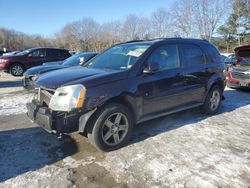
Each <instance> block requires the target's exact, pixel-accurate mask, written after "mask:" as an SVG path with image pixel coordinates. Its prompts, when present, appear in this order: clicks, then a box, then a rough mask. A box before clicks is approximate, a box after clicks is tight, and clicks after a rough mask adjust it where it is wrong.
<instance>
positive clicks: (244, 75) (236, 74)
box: [231, 71, 250, 80]
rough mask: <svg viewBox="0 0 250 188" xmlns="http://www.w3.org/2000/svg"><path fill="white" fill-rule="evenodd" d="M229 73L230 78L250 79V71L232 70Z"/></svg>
mask: <svg viewBox="0 0 250 188" xmlns="http://www.w3.org/2000/svg"><path fill="white" fill-rule="evenodd" d="M231 75H232V78H234V79H238V80H250V73H244V72H237V71H233V72H231Z"/></svg>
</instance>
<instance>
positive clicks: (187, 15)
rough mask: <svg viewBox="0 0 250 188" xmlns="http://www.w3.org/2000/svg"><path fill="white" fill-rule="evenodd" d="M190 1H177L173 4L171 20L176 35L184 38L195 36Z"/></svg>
mask: <svg viewBox="0 0 250 188" xmlns="http://www.w3.org/2000/svg"><path fill="white" fill-rule="evenodd" d="M192 1H193V0H178V1H175V3H174V4H173V7H172V11H171V18H172V22H173V27H174V28H175V33H176V34H177V35H180V36H184V37H193V36H195V30H194V26H195V25H194V22H195V21H194V19H195V18H194V15H193V8H192V6H193V3H192Z"/></svg>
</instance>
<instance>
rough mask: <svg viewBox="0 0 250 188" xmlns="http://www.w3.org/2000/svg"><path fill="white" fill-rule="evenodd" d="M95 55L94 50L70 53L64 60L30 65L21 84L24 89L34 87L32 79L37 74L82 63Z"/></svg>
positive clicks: (33, 79) (36, 76)
mask: <svg viewBox="0 0 250 188" xmlns="http://www.w3.org/2000/svg"><path fill="white" fill-rule="evenodd" d="M96 55H97V53H96V52H84V53H78V54H75V55H72V56H71V57H69V58H67V59H65V60H64V61H59V62H55V63H54V62H52V63H45V64H43V65H40V66H36V67H32V68H30V69H28V70H27V71H26V72H25V73H24V78H23V86H24V87H25V88H26V89H34V81H35V80H36V79H37V78H38V76H39V75H41V74H43V73H46V72H50V71H54V70H58V69H63V68H67V67H72V66H77V65H80V64H83V63H85V62H87V61H88V60H90V59H91V58H93V57H94V56H96Z"/></svg>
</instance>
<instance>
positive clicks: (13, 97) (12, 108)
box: [0, 92, 34, 115]
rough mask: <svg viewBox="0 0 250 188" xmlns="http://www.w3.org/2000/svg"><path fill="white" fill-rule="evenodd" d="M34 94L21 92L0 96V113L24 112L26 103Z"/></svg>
mask: <svg viewBox="0 0 250 188" xmlns="http://www.w3.org/2000/svg"><path fill="white" fill-rule="evenodd" d="M33 96H34V94H31V93H26V92H22V93H21V94H18V93H14V94H9V95H5V96H4V97H2V98H0V115H12V114H22V113H26V111H27V109H26V103H28V102H30V101H31V100H32V98H33Z"/></svg>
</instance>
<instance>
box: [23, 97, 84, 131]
mask: <svg viewBox="0 0 250 188" xmlns="http://www.w3.org/2000/svg"><path fill="white" fill-rule="evenodd" d="M26 106H27V109H28V112H27V115H28V117H29V118H30V119H31V120H32V121H34V122H35V123H36V124H38V125H39V126H40V127H42V128H43V129H45V130H46V131H48V132H57V133H71V132H75V131H78V128H79V118H80V116H79V114H77V113H72V114H69V113H58V112H52V111H51V110H50V109H49V108H48V107H46V106H43V105H42V104H41V103H40V102H39V101H38V100H32V102H31V103H27V105H26Z"/></svg>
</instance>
